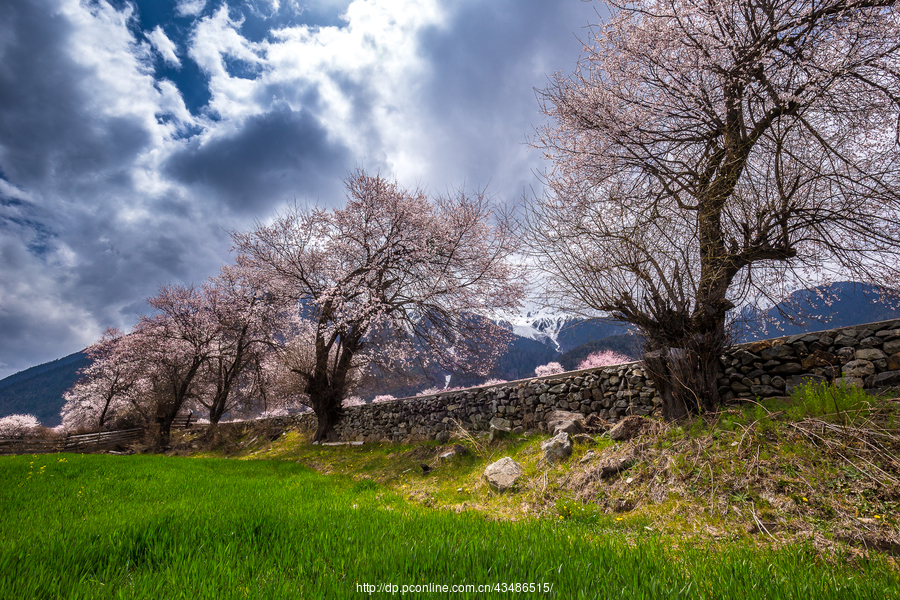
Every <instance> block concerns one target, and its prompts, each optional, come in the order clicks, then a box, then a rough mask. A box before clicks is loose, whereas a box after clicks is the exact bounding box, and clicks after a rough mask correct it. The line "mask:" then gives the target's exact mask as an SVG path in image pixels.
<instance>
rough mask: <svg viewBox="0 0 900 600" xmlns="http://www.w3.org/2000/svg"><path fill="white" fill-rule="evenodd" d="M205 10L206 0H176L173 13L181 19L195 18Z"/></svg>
mask: <svg viewBox="0 0 900 600" xmlns="http://www.w3.org/2000/svg"><path fill="white" fill-rule="evenodd" d="M204 8H206V0H178V3H177V4H176V5H175V13H176V14H177V15H179V16H181V17H196V16H197V15H199V14H200V13H201V12H203V9H204Z"/></svg>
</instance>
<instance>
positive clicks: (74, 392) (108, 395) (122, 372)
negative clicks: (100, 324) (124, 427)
mask: <svg viewBox="0 0 900 600" xmlns="http://www.w3.org/2000/svg"><path fill="white" fill-rule="evenodd" d="M131 342H132V340H129V339H128V338H127V336H126V335H125V334H124V333H123V332H121V331H119V330H118V329H113V328H110V329H107V330H106V331H105V332H104V333H103V337H102V338H101V339H100V341H99V342H97V343H96V344H93V345H92V346H90V347H89V348H88V349H87V350H86V351H85V353H86V354H87V356H88V358H89V359H91V361H92V362H91V363H90V364H89V365H88V366H87V367H85V368H84V369H82V370H81V373H80V375H81V377H80V378H79V379H78V381H77V382H75V385H73V386H72V388H71V389H69V390H68V391H66V393H65V394H63V399H64V400H65V404H64V405H63V408H62V425H63V429H65V430H67V431H73V430H78V429H91V430H96V431H102V430H103V427H104V426H105V425H107V424H108V423H110V422H111V421H113V420H115V419H116V418H117V417H120V416H122V415H124V414H125V413H127V412H129V410H130V409H131V407H132V400H133V399H132V398H131V396H130V395H131V394H132V392H134V391H135V390H136V388H137V387H138V382H139V381H140V379H141V376H142V373H141V372H142V369H141V361H140V357H138V356H137V355H135V353H134V345H133V344H132V343H131Z"/></svg>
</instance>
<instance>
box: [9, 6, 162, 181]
mask: <svg viewBox="0 0 900 600" xmlns="http://www.w3.org/2000/svg"><path fill="white" fill-rule="evenodd" d="M0 22H2V23H4V24H3V25H2V26H0V60H2V68H0V148H2V151H0V161H2V164H0V166H2V169H3V171H4V173H5V175H6V177H7V179H9V180H10V181H11V182H12V183H14V184H16V185H19V186H31V185H38V186H43V185H46V183H47V182H48V181H50V180H51V178H52V180H56V181H68V182H70V181H71V179H72V178H75V179H79V178H83V177H84V176H85V174H87V173H91V174H93V177H94V178H96V177H97V176H98V174H100V173H104V172H105V173H110V172H112V173H115V172H116V171H117V170H119V169H121V168H123V167H125V166H126V165H127V164H128V162H129V160H130V159H131V157H133V156H134V154H135V153H136V152H137V151H139V150H140V149H141V148H143V147H145V146H146V144H147V143H148V141H149V140H148V135H147V131H146V130H145V129H144V128H143V126H142V125H141V124H139V123H134V122H132V121H130V120H128V119H126V118H121V117H111V118H110V117H106V118H98V116H97V115H85V114H84V107H85V106H86V105H88V104H89V103H90V94H91V90H90V89H88V88H86V87H85V86H84V85H83V83H84V82H85V81H86V80H88V79H89V77H90V75H91V74H92V73H91V69H89V68H87V67H84V66H82V65H79V64H77V63H75V62H74V61H73V60H72V59H71V58H70V57H69V55H68V53H67V47H68V45H69V43H70V37H71V34H72V25H71V23H69V22H68V21H66V20H65V19H64V18H63V16H62V15H61V14H60V13H59V11H57V10H54V8H53V6H52V3H51V2H41V1H39V0H38V1H32V0H21V1H20V0H10V1H9V2H4V3H2V5H0Z"/></svg>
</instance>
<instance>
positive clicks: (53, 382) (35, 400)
mask: <svg viewBox="0 0 900 600" xmlns="http://www.w3.org/2000/svg"><path fill="white" fill-rule="evenodd" d="M89 363H90V360H89V359H88V357H87V356H85V354H84V353H83V352H76V353H74V354H70V355H69V356H65V357H63V358H60V359H57V360H54V361H51V362H48V363H44V364H42V365H37V366H35V367H31V368H30V369H25V370H24V371H19V372H18V373H16V374H14V375H10V376H9V377H6V378H5V379H2V380H0V416H3V415H9V414H15V413H25V414H32V415H34V416H35V417H37V419H38V421H40V422H41V424H42V425H44V426H45V427H55V426H57V425H59V424H60V422H61V417H60V414H59V411H60V410H61V409H62V406H63V399H62V396H63V394H64V393H65V391H66V390H68V389H69V388H70V387H72V385H73V384H74V383H75V381H77V380H78V371H79V370H80V369H82V368H84V367H86V366H87V365H88V364H89Z"/></svg>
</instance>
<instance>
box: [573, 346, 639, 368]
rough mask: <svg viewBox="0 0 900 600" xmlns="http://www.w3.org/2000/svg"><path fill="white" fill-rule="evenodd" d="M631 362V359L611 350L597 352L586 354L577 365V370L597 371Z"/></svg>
mask: <svg viewBox="0 0 900 600" xmlns="http://www.w3.org/2000/svg"><path fill="white" fill-rule="evenodd" d="M629 362H632V359H631V358H629V357H627V356H625V355H624V354H619V353H618V352H614V351H612V350H598V351H597V352H592V353H591V354H588V355H587V357H586V358H585V359H584V360H583V361H581V362H580V363H578V368H579V369H597V368H600V367H608V366H610V365H621V364H623V363H629Z"/></svg>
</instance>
